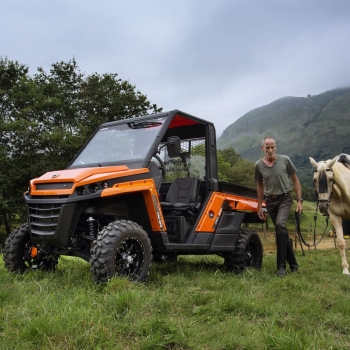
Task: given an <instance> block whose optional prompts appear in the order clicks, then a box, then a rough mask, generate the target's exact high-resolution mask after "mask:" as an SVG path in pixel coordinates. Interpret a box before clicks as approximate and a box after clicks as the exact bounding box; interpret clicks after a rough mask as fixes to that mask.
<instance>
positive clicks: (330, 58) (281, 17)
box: [0, 0, 350, 137]
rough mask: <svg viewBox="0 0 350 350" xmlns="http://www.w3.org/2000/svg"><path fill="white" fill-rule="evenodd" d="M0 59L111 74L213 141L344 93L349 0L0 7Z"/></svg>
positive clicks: (45, 1)
mask: <svg viewBox="0 0 350 350" xmlns="http://www.w3.org/2000/svg"><path fill="white" fill-rule="evenodd" d="M0 9H1V11H0V33H1V34H0V56H1V57H2V58H7V59H9V60H12V61H18V62H19V63H21V64H25V65H27V66H28V67H29V72H30V74H32V75H34V74H35V73H36V72H37V68H38V67H42V68H43V69H44V70H46V71H49V70H50V67H51V65H52V64H53V63H56V62H61V61H64V62H68V61H69V60H71V59H73V58H74V59H75V60H76V62H77V64H78V66H79V68H80V69H81V71H82V72H84V73H85V74H86V75H89V74H92V73H95V72H97V73H99V74H104V73H117V74H118V77H119V78H120V79H122V80H127V81H129V82H130V83H131V84H132V85H134V86H135V87H136V90H139V91H140V92H141V93H143V94H145V95H147V98H148V100H149V101H150V102H151V103H156V104H157V106H158V107H162V108H163V111H168V110H173V109H179V110H182V111H184V112H187V113H190V114H192V115H195V116H197V117H199V118H203V119H206V120H210V121H212V122H214V123H215V126H216V132H217V137H220V135H221V134H222V132H223V131H224V130H225V129H226V128H227V127H228V126H229V125H231V124H232V123H233V122H235V121H236V120H237V119H238V118H240V117H242V116H243V115H244V114H245V113H247V112H249V111H251V110H252V109H255V108H258V107H261V106H264V105H267V104H269V103H271V102H273V101H275V100H277V99H279V98H281V97H285V96H296V97H306V96H307V95H308V94H310V95H316V94H319V93H322V92H324V91H327V90H332V89H335V88H339V87H348V86H350V1H349V0H171V1H169V0H124V1H121V0H99V1H97V0H94V1H92V0H30V1H29V0H11V1H9V0H7V1H5V0H0Z"/></svg>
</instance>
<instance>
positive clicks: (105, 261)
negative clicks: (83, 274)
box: [90, 220, 152, 282]
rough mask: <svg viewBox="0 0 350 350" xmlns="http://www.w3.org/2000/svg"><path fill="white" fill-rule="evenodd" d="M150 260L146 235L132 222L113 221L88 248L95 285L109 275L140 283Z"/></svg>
mask: <svg viewBox="0 0 350 350" xmlns="http://www.w3.org/2000/svg"><path fill="white" fill-rule="evenodd" d="M151 261H152V247H151V243H150V240H149V238H148V235H147V233H146V232H145V231H144V230H143V229H142V227H141V226H139V225H138V224H136V223H135V222H132V221H126V220H120V221H119V220H117V221H114V222H112V223H110V224H109V225H107V226H106V227H105V228H104V229H103V230H102V231H101V232H99V234H98V236H97V239H96V240H95V241H94V243H93V246H92V249H91V259H90V263H91V272H92V274H93V278H94V280H95V281H96V282H108V280H109V279H110V278H112V277H113V276H118V277H126V278H128V279H129V280H132V281H135V282H143V281H144V280H145V279H146V277H147V275H148V273H149V269H150V267H151Z"/></svg>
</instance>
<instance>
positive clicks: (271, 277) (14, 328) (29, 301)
mask: <svg viewBox="0 0 350 350" xmlns="http://www.w3.org/2000/svg"><path fill="white" fill-rule="evenodd" d="M297 258H298V261H299V264H300V272H298V273H294V274H291V273H289V274H288V275H287V276H286V277H285V278H277V277H275V255H274V253H273V252H268V253H266V254H265V257H264V262H263V268H262V270H261V271H255V270H247V271H245V272H244V273H243V274H242V275H234V274H232V273H228V272H225V270H224V269H223V264H222V263H223V261H222V259H221V258H219V257H216V256H202V257H194V256H187V257H180V258H179V261H178V262H175V263H167V264H153V266H152V268H151V271H150V275H149V277H148V279H147V281H146V283H144V284H135V283H131V282H129V281H127V280H124V279H117V278H114V279H112V280H111V281H110V282H109V283H107V284H105V285H96V284H95V283H94V282H93V281H92V279H91V275H90V271H89V264H88V263H86V262H84V261H82V260H79V259H75V258H67V257H61V259H60V263H59V265H58V268H57V270H56V271H55V272H54V273H44V272H40V271H37V272H30V273H27V274H24V275H13V274H8V273H7V271H6V270H5V268H4V265H3V262H1V263H0V281H1V283H0V308H1V309H0V348H1V349H298V350H299V349H333V350H334V349H348V348H349V347H350V337H349V336H350V316H349V315H350V302H349V301H350V300H349V299H350V278H347V277H345V276H343V275H342V274H341V261H340V256H339V252H338V251H336V250H334V249H332V250H323V251H322V250H316V251H313V250H312V251H310V252H307V253H306V255H305V256H301V254H300V253H299V252H298V253H297Z"/></svg>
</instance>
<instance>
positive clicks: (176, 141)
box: [166, 136, 181, 158]
mask: <svg viewBox="0 0 350 350" xmlns="http://www.w3.org/2000/svg"><path fill="white" fill-rule="evenodd" d="M166 148H167V151H168V156H169V157H170V158H175V157H178V156H179V155H180V152H181V146H180V138H179V137H178V136H170V137H168V139H167V145H166Z"/></svg>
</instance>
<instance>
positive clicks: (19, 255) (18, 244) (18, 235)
mask: <svg viewBox="0 0 350 350" xmlns="http://www.w3.org/2000/svg"><path fill="white" fill-rule="evenodd" d="M3 260H4V262H5V267H6V268H7V270H8V271H10V272H19V273H24V272H25V271H27V270H43V271H50V270H54V269H55V268H56V265H57V264H58V256H56V255H49V254H46V253H43V252H41V251H40V249H38V248H37V247H35V246H33V244H32V242H31V241H30V231H29V226H28V224H22V225H21V226H19V227H17V228H16V229H15V230H14V231H13V232H12V233H11V234H10V235H9V236H8V237H7V239H6V241H5V244H4V257H3Z"/></svg>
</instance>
